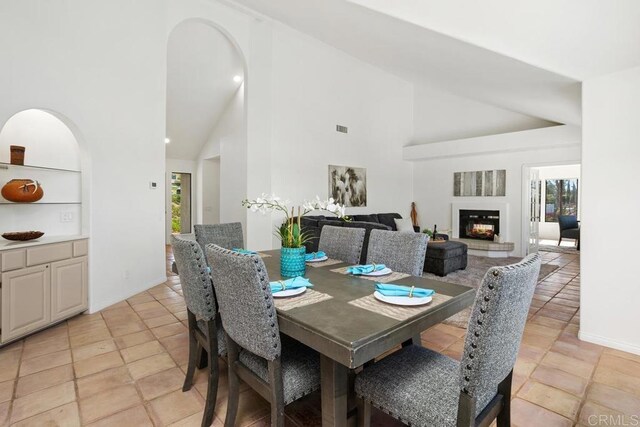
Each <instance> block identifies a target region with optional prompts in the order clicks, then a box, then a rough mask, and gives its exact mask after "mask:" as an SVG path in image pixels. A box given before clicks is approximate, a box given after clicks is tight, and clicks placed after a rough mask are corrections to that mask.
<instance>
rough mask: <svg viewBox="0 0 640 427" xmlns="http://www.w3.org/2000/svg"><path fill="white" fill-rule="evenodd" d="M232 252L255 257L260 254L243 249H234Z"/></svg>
mask: <svg viewBox="0 0 640 427" xmlns="http://www.w3.org/2000/svg"><path fill="white" fill-rule="evenodd" d="M232 250H233V251H234V252H238V253H239V254H244V255H255V254H257V253H258V252H256V251H250V250H248V249H242V248H233V249H232Z"/></svg>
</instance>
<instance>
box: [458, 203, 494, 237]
mask: <svg viewBox="0 0 640 427" xmlns="http://www.w3.org/2000/svg"><path fill="white" fill-rule="evenodd" d="M459 216H460V218H459V219H460V222H459V224H460V228H459V236H460V238H463V239H476V240H491V241H492V240H493V236H495V235H496V234H500V211H494V210H481V209H476V210H469V209H460V211H459Z"/></svg>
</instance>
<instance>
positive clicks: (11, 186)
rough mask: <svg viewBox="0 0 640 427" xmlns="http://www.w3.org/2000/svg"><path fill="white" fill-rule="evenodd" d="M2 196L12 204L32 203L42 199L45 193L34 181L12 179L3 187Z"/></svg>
mask: <svg viewBox="0 0 640 427" xmlns="http://www.w3.org/2000/svg"><path fill="white" fill-rule="evenodd" d="M0 194H2V197H4V198H5V199H7V200H9V201H10V202H16V203H32V202H37V201H38V200H40V199H42V196H44V191H43V190H42V187H41V186H40V183H39V182H38V181H34V180H32V179H12V180H11V181H9V182H7V183H6V184H5V185H4V187H2V191H1V192H0Z"/></svg>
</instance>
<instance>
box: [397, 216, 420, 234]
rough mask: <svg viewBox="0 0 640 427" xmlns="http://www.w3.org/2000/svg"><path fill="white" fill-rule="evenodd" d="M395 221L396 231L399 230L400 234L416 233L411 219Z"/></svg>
mask: <svg viewBox="0 0 640 427" xmlns="http://www.w3.org/2000/svg"><path fill="white" fill-rule="evenodd" d="M393 220H394V221H395V222H396V229H398V231H399V232H401V233H402V232H405V233H406V232H411V233H415V230H414V229H413V224H412V223H411V220H410V219H398V218H394V219H393Z"/></svg>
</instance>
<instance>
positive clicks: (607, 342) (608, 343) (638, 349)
mask: <svg viewBox="0 0 640 427" xmlns="http://www.w3.org/2000/svg"><path fill="white" fill-rule="evenodd" d="M578 338H580V339H581V340H582V341H587V342H590V343H593V344H598V345H602V346H605V347H609V348H614V349H616V350H621V351H626V352H627V353H633V354H637V355H640V346H638V345H634V344H629V343H625V342H620V341H616V340H612V339H609V338H605V337H601V336H600V335H594V334H587V333H584V332H582V331H580V332H579V333H578Z"/></svg>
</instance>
